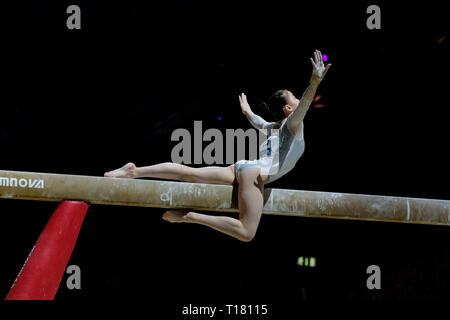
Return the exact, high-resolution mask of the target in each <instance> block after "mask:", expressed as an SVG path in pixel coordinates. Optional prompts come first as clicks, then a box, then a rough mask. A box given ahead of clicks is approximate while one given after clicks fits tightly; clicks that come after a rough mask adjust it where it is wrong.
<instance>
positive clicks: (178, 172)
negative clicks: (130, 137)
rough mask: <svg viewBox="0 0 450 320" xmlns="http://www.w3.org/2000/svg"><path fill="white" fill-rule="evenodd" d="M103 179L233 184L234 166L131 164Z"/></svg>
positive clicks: (111, 172) (170, 163)
mask: <svg viewBox="0 0 450 320" xmlns="http://www.w3.org/2000/svg"><path fill="white" fill-rule="evenodd" d="M104 176H105V177H114V178H158V179H169V180H178V181H183V182H198V183H211V184H228V185H231V184H233V181H234V165H230V166H228V167H217V166H210V167H203V168H191V167H188V166H185V165H183V164H178V163H172V162H163V163H158V164H155V165H151V166H146V167H136V165H135V164H134V163H132V162H129V163H127V164H126V165H124V166H123V167H121V168H119V169H116V170H113V171H109V172H105V174H104Z"/></svg>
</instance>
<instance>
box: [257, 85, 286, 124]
mask: <svg viewBox="0 0 450 320" xmlns="http://www.w3.org/2000/svg"><path fill="white" fill-rule="evenodd" d="M286 104H288V92H287V90H285V89H282V90H278V91H276V92H274V93H273V94H272V95H271V96H270V97H269V99H267V102H262V103H261V104H260V108H261V109H263V113H265V114H266V117H267V120H268V121H271V122H278V123H280V124H281V121H282V120H283V119H284V118H285V117H286V116H285V114H284V111H283V107H284V106H285V105H286Z"/></svg>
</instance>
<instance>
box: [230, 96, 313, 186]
mask: <svg viewBox="0 0 450 320" xmlns="http://www.w3.org/2000/svg"><path fill="white" fill-rule="evenodd" d="M308 102H310V101H308ZM287 119H288V118H286V119H284V120H283V122H282V124H281V126H280V128H279V129H278V130H276V129H274V126H275V125H276V124H277V123H276V122H267V121H265V120H264V119H262V118H261V117H260V116H257V115H252V116H251V117H250V118H249V120H250V123H251V124H252V125H253V126H254V127H255V128H256V129H268V130H270V131H271V132H270V135H268V136H269V137H268V138H267V139H266V140H265V141H264V142H263V143H262V144H261V145H260V148H259V149H260V154H259V159H257V160H240V161H237V162H236V163H235V164H234V167H235V173H236V179H237V181H238V182H239V172H240V171H242V170H244V169H247V168H260V169H261V171H262V173H265V174H267V175H268V176H269V180H268V181H267V182H266V183H269V182H273V181H275V180H277V179H279V178H281V177H282V176H283V175H285V174H286V173H288V172H289V171H291V170H292V168H294V167H295V165H296V163H297V161H298V160H299V159H300V157H301V156H302V155H303V153H304V151H305V140H304V136H303V126H304V125H303V121H302V123H301V126H300V127H299V128H298V130H297V132H296V133H295V135H293V134H292V133H291V132H290V130H289V128H288V127H287V126H286V123H287Z"/></svg>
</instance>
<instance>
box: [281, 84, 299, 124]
mask: <svg viewBox="0 0 450 320" xmlns="http://www.w3.org/2000/svg"><path fill="white" fill-rule="evenodd" d="M286 97H287V99H286V100H287V104H286V105H285V106H284V107H283V112H284V115H285V116H286V117H287V116H289V115H290V114H291V113H292V112H294V110H295V109H297V106H298V104H299V103H300V100H298V99H297V98H296V97H295V96H294V95H293V94H292V92H290V91H289V90H286Z"/></svg>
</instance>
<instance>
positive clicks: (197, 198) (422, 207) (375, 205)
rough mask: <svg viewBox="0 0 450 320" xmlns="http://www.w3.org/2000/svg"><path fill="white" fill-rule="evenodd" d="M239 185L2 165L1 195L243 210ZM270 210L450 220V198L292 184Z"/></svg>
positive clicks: (267, 205) (268, 198)
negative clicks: (10, 168) (37, 170)
mask: <svg viewBox="0 0 450 320" xmlns="http://www.w3.org/2000/svg"><path fill="white" fill-rule="evenodd" d="M236 192H237V190H236V186H235V187H233V186H228V185H216V184H202V183H186V182H175V181H162V180H142V179H121V178H104V177H95V176H79V175H66V174H54V173H35V172H20V171H4V170H0V198H3V199H23V200H38V201H57V202H60V201H64V200H81V201H85V202H88V203H91V204H102V205H118V206H139V207H153V208H190V209H195V210H206V211H216V212H237V211H238V210H237V204H236ZM263 213H264V214H272V215H285V216H299V217H320V218H336V219H355V220H366V221H386V222H404V223H418V224H433V225H450V201H449V200H437V199H420V198H405V197H392V196H377V195H363V194H350V193H333V192H317V191H302V190H287V189H270V188H266V189H265V191H264V209H263Z"/></svg>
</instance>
